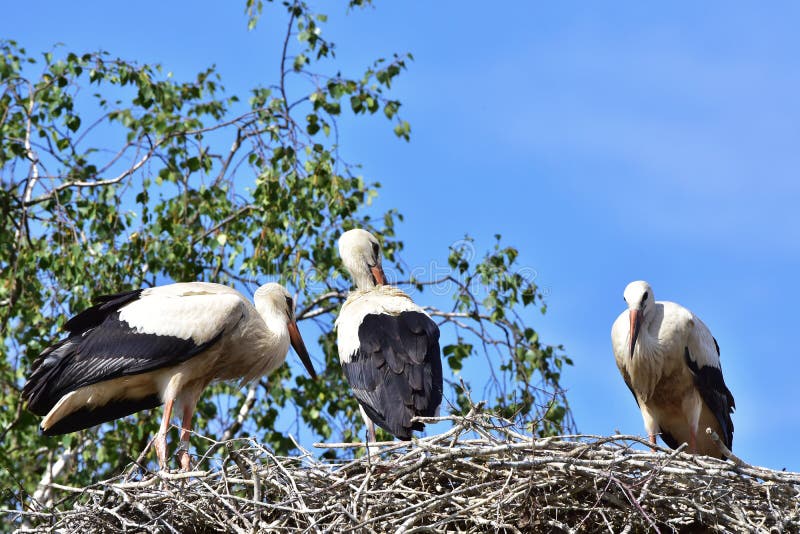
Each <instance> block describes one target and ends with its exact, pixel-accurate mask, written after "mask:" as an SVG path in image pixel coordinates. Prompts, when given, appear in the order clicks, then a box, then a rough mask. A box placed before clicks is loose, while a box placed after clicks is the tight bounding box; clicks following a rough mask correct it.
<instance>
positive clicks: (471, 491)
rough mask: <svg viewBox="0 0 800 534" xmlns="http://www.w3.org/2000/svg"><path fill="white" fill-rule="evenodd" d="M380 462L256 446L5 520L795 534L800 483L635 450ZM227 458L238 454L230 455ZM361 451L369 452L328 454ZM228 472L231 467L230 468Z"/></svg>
mask: <svg viewBox="0 0 800 534" xmlns="http://www.w3.org/2000/svg"><path fill="white" fill-rule="evenodd" d="M440 419H444V420H450V421H452V423H453V427H452V428H451V429H450V430H448V431H447V432H445V433H444V434H441V435H435V436H429V437H425V438H422V439H419V440H414V441H413V442H411V443H408V442H405V443H401V442H391V443H387V444H375V445H372V447H373V448H377V449H379V451H380V452H379V456H373V458H372V460H371V462H368V461H367V459H366V458H364V457H362V458H357V459H353V460H349V461H342V462H337V463H331V462H324V461H320V460H318V459H316V458H314V457H313V456H312V455H311V454H310V453H309V452H308V451H306V450H304V449H302V447H298V448H299V450H300V451H301V453H302V454H301V455H300V456H292V457H279V456H276V455H274V454H273V453H272V452H271V451H270V450H268V449H266V448H265V447H262V446H260V445H259V444H257V443H253V442H251V441H246V440H241V439H239V440H234V441H231V442H227V443H224V444H223V443H221V442H214V441H213V440H212V441H210V443H211V445H210V446H209V450H211V449H212V448H213V449H214V450H216V451H230V452H229V454H230V455H231V456H232V457H233V459H234V460H235V461H234V462H233V463H232V464H231V463H228V462H227V461H225V460H224V459H220V458H219V457H218V456H217V457H216V458H213V457H212V458H211V460H209V462H210V463H216V464H218V465H221V464H225V467H224V468H222V467H216V468H215V467H212V466H211V465H209V468H208V469H205V470H202V471H200V470H198V471H195V472H193V473H192V474H191V477H192V478H191V479H187V478H186V476H185V475H173V474H156V475H153V474H149V475H147V476H146V477H145V479H143V480H140V481H137V482H126V481H124V479H123V477H120V478H119V479H114V480H108V481H105V482H102V483H99V484H95V485H94V486H92V487H89V488H69V487H67V486H63V485H56V484H52V487H51V490H52V491H54V492H60V493H59V494H60V495H61V496H65V495H72V497H70V498H66V499H63V500H62V501H60V504H59V505H58V506H57V507H55V508H49V509H46V510H30V511H18V510H5V511H0V513H4V514H6V515H8V516H9V517H10V518H11V519H12V521H15V524H17V525H19V524H21V523H22V521H23V519H24V520H25V521H26V523H27V524H30V525H36V526H35V527H33V531H49V530H51V529H52V530H58V531H59V532H80V533H81V534H85V533H88V532H101V531H102V532H122V531H140V530H141V531H164V532H216V531H220V532H227V531H235V532H254V531H260V532H273V531H281V532H285V531H295V532H350V531H356V532H406V533H410V532H422V531H427V532H430V531H441V530H458V531H463V532H485V531H487V530H499V531H505V532H526V531H566V532H609V531H610V532H643V531H648V530H649V531H654V532H655V531H658V532H677V531H683V530H685V529H687V527H689V529H690V530H691V529H694V530H693V531H695V530H697V531H704V532H705V531H718V532H771V531H776V532H783V531H786V532H797V531H798V530H799V529H800V474H798V473H788V472H783V471H775V470H771V469H765V468H761V467H755V466H751V465H748V464H746V463H745V462H743V461H741V460H739V462H741V463H732V462H729V461H721V460H717V459H712V458H707V457H696V456H689V455H686V454H685V453H683V452H681V451H680V450H679V451H669V452H666V451H663V450H661V451H659V452H656V453H653V452H650V451H649V450H648V449H647V447H648V445H649V443H648V442H647V441H645V440H643V439H641V438H639V437H637V436H622V435H617V436H611V437H599V436H568V437H550V438H534V437H532V436H530V435H525V434H524V433H522V432H520V431H519V429H515V428H513V426H512V425H510V423H508V422H507V421H503V420H500V419H497V418H495V417H493V416H491V415H488V414H485V413H480V412H479V411H478V410H473V411H471V412H470V413H469V414H468V415H467V416H464V417H458V416H450V417H444V418H440ZM222 445H227V447H222ZM322 446H324V447H332V446H333V447H335V448H338V449H351V450H352V451H356V450H359V449H361V450H363V446H364V445H363V444H335V445H322ZM221 460H222V461H221Z"/></svg>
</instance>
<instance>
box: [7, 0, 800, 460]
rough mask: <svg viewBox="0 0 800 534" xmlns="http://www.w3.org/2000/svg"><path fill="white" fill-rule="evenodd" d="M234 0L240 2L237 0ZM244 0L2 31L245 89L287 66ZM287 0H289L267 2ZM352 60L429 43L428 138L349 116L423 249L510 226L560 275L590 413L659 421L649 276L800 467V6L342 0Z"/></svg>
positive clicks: (434, 255)
mask: <svg viewBox="0 0 800 534" xmlns="http://www.w3.org/2000/svg"><path fill="white" fill-rule="evenodd" d="M223 6H227V7H223ZM242 6H243V2H226V3H220V2H210V1H194V2H191V3H187V2H163V1H162V2H153V1H151V0H144V1H141V2H135V3H121V4H116V3H109V2H98V1H86V2H74V3H66V2H58V3H57V2H44V1H38V0H32V1H30V2H27V3H22V2H15V3H10V4H8V5H6V6H4V9H3V11H4V12H3V16H2V17H0V36H2V37H7V38H15V39H17V40H19V41H20V42H21V43H22V44H24V45H25V46H26V47H27V48H28V49H29V50H30V51H39V50H44V49H48V48H49V47H50V45H51V44H52V43H54V42H58V41H60V42H64V43H65V44H66V45H67V46H66V48H67V49H68V50H74V51H89V50H94V49H97V48H103V49H105V50H108V51H110V52H111V53H112V54H113V55H115V56H117V55H118V56H121V57H125V58H130V59H137V60H140V61H145V62H161V63H162V64H163V65H164V66H165V69H166V70H169V71H172V72H174V73H175V75H176V77H177V78H178V79H181V78H185V77H188V76H191V75H193V74H194V73H195V72H197V71H199V70H201V69H203V68H204V67H206V66H208V65H210V64H216V65H217V67H218V69H219V71H220V72H221V74H222V76H223V79H224V83H225V85H226V87H227V88H228V89H229V91H231V92H234V93H238V94H243V93H244V92H245V91H246V89H247V88H249V87H251V86H254V85H256V84H258V83H261V84H268V83H270V82H272V81H273V80H274V74H275V69H274V66H273V65H272V63H271V60H273V59H274V49H275V42H276V35H275V34H274V33H273V32H274V30H275V29H276V28H277V27H278V26H274V25H272V24H271V23H270V20H269V17H270V11H267V12H266V14H265V19H267V20H265V21H264V22H262V24H261V26H260V27H259V28H258V29H257V31H255V32H252V33H248V32H246V30H245V19H244V17H243V15H242V10H243V9H242ZM268 7H269V6H268ZM327 12H328V14H329V15H330V16H331V18H330V24H329V25H328V26H327V27H326V34H327V35H328V36H329V37H330V38H332V39H333V40H334V41H336V42H337V44H338V45H339V46H338V61H339V62H340V64H341V65H342V70H343V71H344V72H347V71H348V70H349V71H351V72H352V71H353V69H357V68H360V67H362V66H365V65H366V64H367V63H368V62H369V61H370V60H372V59H374V57H376V56H378V55H384V56H388V55H390V54H391V53H392V52H395V51H397V52H406V51H409V52H412V53H413V54H414V56H415V58H416V59H415V61H414V62H412V63H411V64H410V69H409V71H408V72H406V73H405V74H403V75H402V77H401V79H400V80H399V81H398V83H397V86H396V91H395V92H394V93H393V95H394V96H396V97H397V98H399V99H400V100H401V101H402V102H403V108H402V112H403V116H404V118H406V119H407V120H409V121H410V122H411V125H412V141H411V142H410V143H404V142H401V141H397V140H395V138H394V136H393V135H392V134H391V132H390V129H389V128H387V124H385V121H379V120H374V121H363V120H358V121H354V122H350V121H344V122H343V123H342V145H343V147H344V148H345V150H346V152H347V155H348V158H349V159H350V160H353V161H357V162H361V163H363V164H364V174H365V175H366V176H367V177H368V178H370V179H374V180H379V181H381V182H382V183H383V184H384V187H383V189H382V192H381V196H380V198H379V199H378V201H377V206H376V207H377V208H378V209H387V208H390V207H396V208H398V209H399V210H400V211H401V212H402V213H404V214H405V216H406V221H405V222H404V223H403V225H402V226H401V227H400V229H399V235H400V237H401V238H402V239H404V240H405V241H406V251H405V254H404V260H405V261H406V263H408V264H409V265H410V266H415V265H428V264H429V263H430V262H431V261H439V262H444V261H445V259H446V253H447V247H448V245H449V244H450V243H452V242H454V241H455V240H457V239H459V238H460V237H462V236H463V234H465V233H470V234H472V235H473V236H475V237H476V238H477V240H478V245H479V248H485V247H488V246H489V245H490V244H491V236H492V235H493V234H495V233H501V234H503V236H504V241H505V242H507V243H509V244H513V245H515V246H517V247H518V248H519V249H520V252H521V255H520V261H521V264H522V265H523V266H525V267H529V268H532V269H535V270H536V272H537V273H538V277H537V282H538V283H539V284H540V286H541V287H542V288H545V289H546V291H547V293H548V298H547V301H548V304H549V311H548V314H547V316H546V317H544V318H539V317H536V318H534V321H533V322H534V326H535V327H536V328H537V329H538V330H539V332H540V334H541V337H542V339H543V340H544V341H546V342H549V343H554V344H557V343H563V344H564V345H565V347H566V351H567V353H568V354H569V355H570V356H571V357H572V358H573V359H574V361H575V367H574V368H572V369H569V370H568V371H567V373H566V376H565V385H566V386H567V387H568V388H569V397H570V399H571V402H572V407H573V409H574V413H575V417H576V420H577V423H578V426H579V428H580V430H582V431H583V432H588V433H596V434H609V433H612V432H614V430H615V429H619V430H620V431H622V432H624V433H638V434H642V433H643V427H642V421H641V417H640V415H639V412H638V409H637V408H636V404H635V402H634V400H633V399H632V397H631V396H630V393H629V391H628V390H627V388H626V387H625V386H624V384H623V382H622V379H621V378H620V376H619V373H618V371H617V369H616V367H615V365H614V360H613V356H612V353H611V345H610V340H609V330H610V328H611V323H612V321H613V320H614V318H615V317H616V316H617V314H619V313H620V312H621V311H622V310H623V307H624V303H623V300H622V290H623V288H624V287H625V285H626V284H627V283H628V282H629V281H631V280H634V279H646V280H648V281H649V282H651V284H652V285H653V288H654V292H655V294H656V297H657V298H658V299H664V300H673V301H676V302H679V303H681V304H683V305H685V306H687V307H688V308H690V309H691V310H692V311H694V312H695V313H696V314H698V315H699V316H700V317H701V318H702V319H703V320H704V321H705V322H706V324H708V325H709V327H710V328H711V330H712V332H713V333H714V335H715V336H716V338H717V339H718V340H719V343H720V346H721V349H722V361H723V369H724V372H725V378H726V381H727V383H728V385H729V387H730V389H731V390H732V391H733V393H734V395H735V397H736V401H737V405H738V409H737V411H736V413H735V415H734V422H735V425H736V434H735V439H734V450H735V452H737V453H738V454H739V455H741V456H742V457H743V458H744V459H745V460H747V461H750V462H752V463H755V464H760V465H766V466H770V467H775V468H781V467H787V468H789V469H791V470H795V471H798V470H800V459H798V458H799V457H800V456H799V455H798V446H797V443H798V442H799V441H800V409H799V408H800V401H798V394H797V391H798V385H797V383H796V376H797V373H798V370H800V361H799V358H800V355H799V354H798V349H797V346H796V345H795V344H794V342H793V341H792V339H793V336H794V334H795V333H797V330H796V328H797V325H796V323H795V321H797V319H798V315H797V312H796V311H795V303H796V302H798V300H800V299H799V298H798V297H800V289H798V284H797V283H796V282H795V280H796V275H797V273H798V270H799V269H798V267H800V209H798V205H800V181H798V179H797V175H798V170H799V169H800V103H799V102H800V99H799V98H798V95H800V68H799V67H800V61H799V60H798V57H797V52H798V50H800V33H798V32H797V26H798V23H800V6H798V4H796V3H793V2H773V3H770V5H769V8H768V9H765V8H764V6H762V5H760V4H754V3H746V2H703V3H701V4H698V3H696V2H675V3H670V4H669V5H660V6H656V8H655V9H649V8H646V7H645V6H644V5H643V4H641V3H640V2H618V3H614V4H605V5H603V6H599V5H596V4H593V5H592V6H591V7H587V4H585V3H579V2H558V3H553V2H546V3H545V2H537V3H534V2H518V3H516V4H512V3H503V4H491V3H487V2H457V1H443V0H442V1H437V2H429V1H423V0H415V1H408V2H386V1H378V2H377V3H376V7H375V8H374V9H366V10H363V11H356V12H353V13H351V14H349V15H345V14H344V10H343V9H333V8H331V7H330V6H329V7H328V8H327Z"/></svg>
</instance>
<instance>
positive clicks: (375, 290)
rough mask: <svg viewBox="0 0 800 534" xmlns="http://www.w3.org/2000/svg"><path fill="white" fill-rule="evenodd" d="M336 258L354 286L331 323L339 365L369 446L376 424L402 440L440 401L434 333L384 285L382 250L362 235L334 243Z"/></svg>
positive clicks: (410, 306) (436, 331)
mask: <svg viewBox="0 0 800 534" xmlns="http://www.w3.org/2000/svg"><path fill="white" fill-rule="evenodd" d="M339 255H340V256H341V258H342V262H343V263H344V265H345V267H346V268H347V270H348V271H349V272H350V276H351V277H352V278H353V280H354V281H355V283H356V287H357V288H358V289H356V290H355V291H352V292H351V293H350V295H349V297H348V298H347V300H346V301H345V303H344V305H343V306H342V309H341V312H340V314H339V317H338V319H337V320H336V328H337V344H338V349H339V361H340V362H341V364H342V370H343V371H344V375H345V377H346V378H347V381H348V383H349V384H350V387H351V388H352V390H353V394H354V395H355V397H356V399H357V400H358V402H359V404H360V405H361V415H362V417H363V418H364V422H365V424H366V425H367V432H368V435H369V440H370V441H375V426H374V425H378V426H379V427H381V428H383V429H384V430H386V431H387V432H389V433H391V434H393V435H394V436H396V437H398V438H400V439H405V440H408V439H411V433H412V431H413V430H423V429H424V425H423V424H422V423H420V422H413V423H412V422H411V419H412V418H413V417H415V416H424V417H432V416H435V415H436V414H438V411H439V406H440V405H441V403H442V360H441V356H440V352H439V328H438V327H437V326H436V323H435V322H433V320H432V319H431V318H430V317H429V316H428V314H427V313H425V311H424V310H423V309H422V308H420V307H419V306H417V305H416V304H414V302H413V301H412V300H411V297H409V296H408V295H407V294H405V293H404V292H403V291H401V290H400V289H397V288H395V287H392V286H389V285H386V276H385V274H384V272H383V267H382V266H381V246H380V244H379V243H378V240H377V239H376V238H375V236H373V235H372V234H370V233H369V232H367V231H365V230H360V229H356V230H350V231H348V232H345V233H344V234H342V236H341V237H340V238H339Z"/></svg>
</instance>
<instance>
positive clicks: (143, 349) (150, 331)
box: [23, 286, 245, 415]
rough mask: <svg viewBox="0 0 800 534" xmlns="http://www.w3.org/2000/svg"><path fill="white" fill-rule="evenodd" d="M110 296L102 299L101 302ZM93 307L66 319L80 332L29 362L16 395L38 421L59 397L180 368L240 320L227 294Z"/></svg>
mask: <svg viewBox="0 0 800 534" xmlns="http://www.w3.org/2000/svg"><path fill="white" fill-rule="evenodd" d="M167 287H168V286H167ZM154 289H156V290H157V289H160V288H154ZM126 295H127V294H126ZM114 297H116V296H109V297H102V299H105V300H104V301H102V302H105V303H108V302H113V301H114ZM117 300H120V299H117ZM100 306H102V304H99V305H96V306H93V307H92V308H90V309H88V310H86V311H85V312H83V313H82V314H78V315H77V316H75V317H74V318H73V319H71V320H70V322H69V323H68V324H71V325H72V326H76V325H77V326H80V325H86V326H88V328H86V329H83V330H81V329H80V328H77V327H75V328H73V329H72V330H71V335H70V337H68V338H67V339H65V340H63V341H61V342H59V343H57V344H56V345H53V346H51V347H49V348H47V349H45V351H44V352H42V354H41V356H40V357H39V359H38V360H37V361H36V362H35V363H34V365H33V372H32V374H31V376H30V378H29V379H28V382H27V383H26V385H25V387H24V389H23V398H25V399H27V400H28V407H29V409H30V410H31V411H32V412H33V413H36V414H40V415H44V414H46V413H47V412H48V411H49V410H50V409H51V408H52V407H53V406H54V405H55V403H56V402H58V400H59V399H60V397H61V396H63V395H65V394H66V393H69V392H70V391H74V390H76V389H78V388H81V387H84V386H87V385H90V384H95V383H98V382H102V381H105V380H110V379H113V378H117V377H120V376H127V375H134V374H140V373H145V372H148V371H153V370H156V369H160V368H164V367H169V366H172V365H176V364H178V363H181V362H183V361H186V360H188V359H190V358H192V357H193V356H195V355H197V354H199V353H201V352H202V351H203V350H205V349H206V348H208V347H209V346H211V345H213V344H214V343H215V342H216V341H217V340H219V339H220V337H221V336H222V334H223V332H225V330H226V329H228V328H230V327H232V326H233V325H235V324H236V323H237V322H238V321H239V320H240V319H241V318H242V316H243V314H244V313H245V303H244V301H243V300H242V299H241V298H240V297H239V296H238V295H237V294H235V293H234V294H231V293H199V292H195V293H190V294H179V295H175V294H167V295H164V294H159V293H158V292H157V291H153V292H150V293H146V294H137V295H135V300H130V297H129V298H127V300H125V301H124V302H123V303H122V305H121V306H118V307H115V306H107V307H106V308H105V309H100ZM84 314H86V315H84ZM82 316H83V317H82Z"/></svg>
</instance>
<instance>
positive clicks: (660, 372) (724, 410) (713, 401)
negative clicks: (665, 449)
mask: <svg viewBox="0 0 800 534" xmlns="http://www.w3.org/2000/svg"><path fill="white" fill-rule="evenodd" d="M623 295H624V298H625V302H626V303H627V304H628V309H627V310H626V311H624V312H622V314H620V316H619V317H618V318H617V320H616V321H614V325H613V327H612V328H611V342H612V345H613V348H614V357H615V359H616V361H617V367H618V368H619V371H620V373H622V377H623V379H624V380H625V383H626V384H627V385H628V388H630V390H631V392H632V393H633V396H634V398H635V399H636V402H637V403H638V404H639V408H640V410H641V412H642V418H643V419H644V426H645V429H646V430H647V434H648V435H649V438H650V442H651V443H652V444H654V445H655V443H656V436H657V435H659V434H660V435H661V439H663V440H664V442H665V443H666V444H667V445H669V446H670V447H671V448H673V449H675V448H677V447H678V446H679V445H680V444H681V443H688V445H689V452H691V453H696V454H705V455H708V456H716V457H721V456H722V454H721V452H720V450H719V448H718V447H717V446H716V445H715V444H714V442H713V441H712V440H711V438H710V437H709V436H708V435H707V434H706V432H705V429H706V428H709V427H710V428H711V429H712V430H714V431H715V432H716V433H717V435H718V436H719V437H720V438H721V439H722V441H723V443H725V445H726V446H727V447H728V449H731V447H732V445H733V421H732V420H731V413H732V412H733V409H734V407H735V404H734V400H733V395H732V394H731V392H730V390H728V387H727V386H726V385H725V380H724V379H723V378H722V368H721V365H720V359H719V345H718V344H717V340H716V339H714V337H713V336H712V335H711V331H709V329H708V327H706V325H705V324H703V321H701V320H700V318H698V317H697V316H695V315H694V314H692V312H690V311H689V310H687V309H686V308H684V307H683V306H681V305H679V304H675V303H674V302H666V301H658V302H656V300H655V297H654V295H653V289H652V288H651V287H650V284H648V283H647V282H643V281H637V282H631V283H630V284H628V286H627V287H626V288H625V292H624V294H623Z"/></svg>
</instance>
